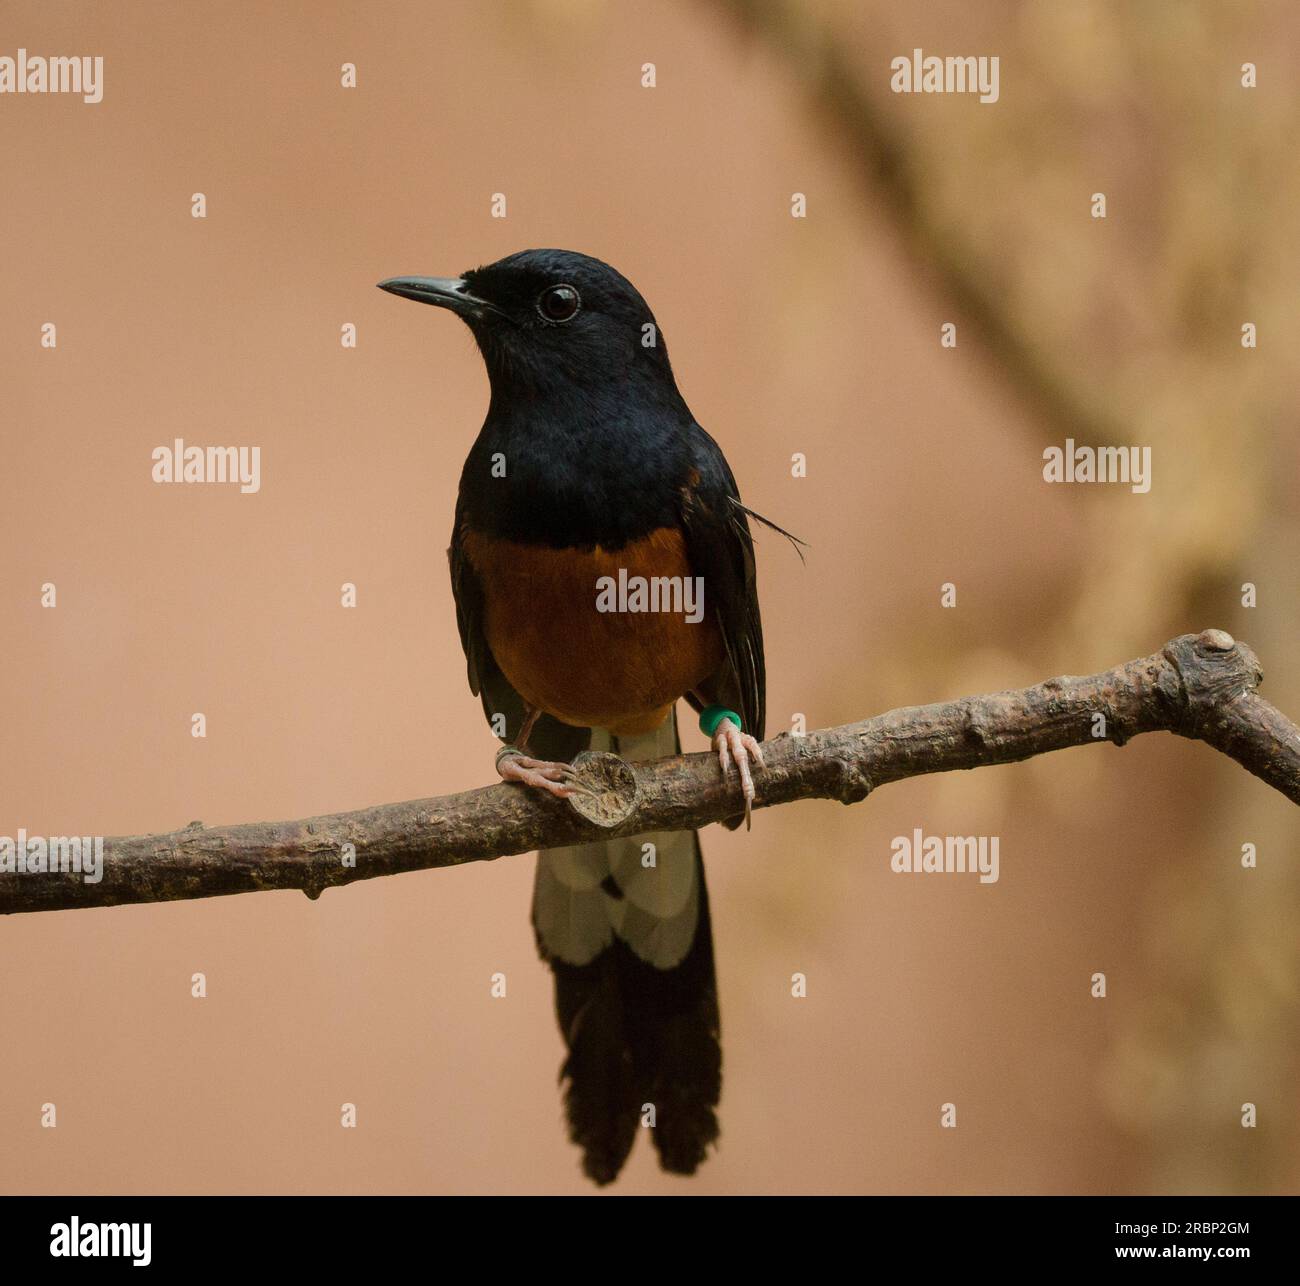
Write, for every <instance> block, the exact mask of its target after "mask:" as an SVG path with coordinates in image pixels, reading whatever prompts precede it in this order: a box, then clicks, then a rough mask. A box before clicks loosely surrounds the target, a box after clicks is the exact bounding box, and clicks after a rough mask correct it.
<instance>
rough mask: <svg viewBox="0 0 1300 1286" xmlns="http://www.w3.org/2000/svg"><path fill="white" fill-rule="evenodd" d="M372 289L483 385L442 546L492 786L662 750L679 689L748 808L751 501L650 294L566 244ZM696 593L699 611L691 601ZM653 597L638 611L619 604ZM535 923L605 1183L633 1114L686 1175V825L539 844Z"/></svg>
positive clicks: (701, 1005) (557, 782)
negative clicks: (440, 335) (443, 329)
mask: <svg viewBox="0 0 1300 1286" xmlns="http://www.w3.org/2000/svg"><path fill="white" fill-rule="evenodd" d="M379 285H380V289H382V290H386V291H389V292H391V293H392V294H395V295H400V296H402V297H404V298H406V299H414V300H418V301H420V302H422V303H427V304H434V305H437V306H438V307H440V308H447V309H450V310H451V311H452V312H454V313H456V314H457V315H458V316H459V317H460V318H461V319H462V320H463V321H464V322H465V323H466V324H467V325H468V326H469V328H470V330H471V331H472V332H473V335H474V338H475V340H476V341H477V343H478V347H479V349H480V351H481V352H482V355H483V360H484V362H485V363H486V365H487V371H488V376H489V378H490V381H491V389H492V392H491V401H490V404H489V406H488V412H487V418H486V420H485V421H484V424H483V427H482V429H481V430H480V432H479V435H478V439H477V441H476V442H475V443H474V445H473V447H472V448H471V450H470V453H469V457H468V459H467V460H466V461H465V467H464V470H463V472H462V474H461V480H460V494H459V498H458V500H457V504H456V517H455V523H454V526H453V528H452V535H451V548H450V550H449V551H448V553H449V557H450V560H451V580H452V591H453V594H454V596H455V601H456V614H457V619H458V623H459V626H460V637H461V643H462V644H463V646H464V649H465V655H466V658H467V661H468V666H469V686H470V689H471V690H472V691H473V692H474V693H475V694H477V695H479V696H480V697H481V698H482V702H483V709H484V711H485V712H486V714H487V716H488V720H489V722H490V723H492V724H493V728H494V731H495V732H496V733H497V735H498V736H500V737H501V738H502V740H503V741H504V742H505V743H506V744H505V745H504V746H503V747H502V749H501V750H500V751H499V752H498V754H497V759H496V767H497V771H498V772H499V774H500V775H501V777H503V778H504V779H505V780H506V781H512V782H521V783H523V784H524V785H525V786H527V787H530V788H534V789H538V790H542V791H547V792H549V793H550V794H552V795H556V796H559V797H561V798H563V797H566V796H568V795H570V794H572V793H573V792H574V791H575V790H580V789H581V786H580V785H579V784H578V783H577V781H576V780H575V774H574V772H573V770H572V768H571V767H570V762H571V760H572V759H573V757H574V756H575V755H576V754H578V753H579V752H580V751H582V750H584V749H587V748H591V749H597V750H608V751H612V752H613V753H615V754H618V755H620V756H622V757H623V758H625V759H654V758H660V757H662V756H665V755H672V754H676V753H678V752H679V751H680V748H681V746H680V742H679V740H678V736H677V723H676V703H677V701H678V699H679V698H681V697H685V698H686V700H687V701H688V702H689V703H690V704H691V706H692V707H694V709H695V710H696V711H698V712H700V713H701V727H702V728H703V729H704V731H705V732H706V734H707V735H709V736H710V737H711V739H712V744H713V747H714V749H715V751H716V753H717V756H718V759H719V762H720V766H721V771H722V772H723V773H724V774H725V775H728V776H730V775H731V774H732V773H734V774H735V777H736V779H737V780H738V784H739V787H740V794H741V803H742V805H743V808H744V817H745V820H746V821H748V818H749V811H750V804H751V801H752V800H753V798H754V773H755V772H757V771H759V770H761V767H762V762H763V761H762V752H761V750H760V748H759V742H760V741H761V740H762V737H763V721H764V663H763V634H762V626H761V624H760V621H759V611H758V597H757V592H756V588H755V574H754V551H753V544H752V541H751V536H750V530H749V525H748V522H747V516H748V517H754V518H756V519H757V518H758V515H757V514H754V513H752V511H750V510H748V509H747V508H746V507H745V506H744V505H743V504H741V502H740V497H739V493H738V492H737V490H736V483H735V480H734V479H733V477H732V475H731V470H730V469H729V468H728V466H727V462H726V460H725V459H724V458H723V454H722V451H721V450H720V449H719V447H718V445H717V443H716V442H714V440H713V439H712V438H711V437H710V436H709V435H708V434H707V433H706V432H705V431H704V429H702V428H701V427H700V426H699V425H698V424H697V423H696V422H695V418H694V416H692V415H691V412H690V410H689V408H688V407H687V405H686V402H685V401H684V400H683V398H682V395H681V394H680V393H679V392H678V390H677V383H676V380H675V379H674V378H673V371H672V367H671V366H670V365H669V362H668V350H667V349H666V347H665V346H664V342H663V337H662V335H661V334H660V332H659V328H658V325H657V323H656V322H655V319H654V316H653V314H652V313H651V311H650V309H649V307H648V306H647V305H646V302H645V300H644V299H642V298H641V296H640V294H639V293H638V292H637V291H636V289H635V288H634V287H633V286H632V284H631V283H630V282H629V281H628V280H627V279H626V278H624V277H623V276H622V275H620V274H619V273H618V272H616V271H615V270H614V269H613V268H611V267H610V266H609V265H608V264H605V263H602V262H601V261H600V260H598V259H593V258H590V257H589V256H587V255H582V254H576V253H574V252H571V251H566V250H525V251H521V252H520V253H518V254H513V255H510V256H508V257H507V258H505V259H502V260H500V261H499V262H497V263H494V264H490V265H488V266H487V267H482V268H476V269H474V270H472V271H470V272H466V273H465V274H464V276H462V277H459V278H431V277H395V278H392V279H391V280H388V281H383V282H380V283H379ZM759 521H763V522H766V520H765V519H759ZM769 525H772V524H769ZM777 530H780V529H779V528H777ZM783 534H787V533H783ZM659 578H666V579H662V580H661V579H659ZM611 586H623V587H624V588H626V587H629V586H631V587H633V590H634V591H635V589H636V587H637V586H641V587H643V589H644V592H642V593H641V595H640V597H639V598H638V597H637V596H636V594H635V592H631V593H615V594H611V593H610V589H611ZM692 587H694V588H697V589H698V588H701V587H702V591H703V603H702V610H699V607H698V605H697V609H696V610H695V611H694V612H692V611H690V610H687V604H688V601H689V590H690V589H691V588H692ZM655 589H657V590H658V598H657V599H655V598H653V597H651V594H652V592H653V591H654V590H655ZM679 591H680V592H679ZM647 603H650V604H652V605H655V604H657V608H658V610H636V608H637V606H638V605H639V606H640V607H641V608H643V609H644V607H645V606H646V604H647ZM665 605H666V607H665ZM620 608H622V609H626V610H619V609H620ZM739 820H740V817H739V814H738V816H737V818H736V819H734V820H733V822H732V823H731V825H733V826H734V825H735V824H736V823H737V822H738V821H739ZM533 926H534V929H535V932H536V935H537V943H538V948H539V950H540V952H541V954H542V957H543V958H544V959H545V960H546V961H547V962H548V963H549V964H550V967H551V969H552V971H553V972H554V975H555V1005H556V1011H557V1015H558V1018H559V1025H560V1031H561V1033H562V1035H563V1037H564V1041H565V1044H566V1046H567V1049H568V1056H567V1059H566V1061H565V1063H564V1066H563V1069H562V1071H561V1078H562V1079H563V1080H566V1081H567V1090H566V1093H565V1104H566V1108H567V1114H568V1121H569V1132H570V1135H571V1137H572V1139H573V1141H574V1143H576V1144H577V1145H578V1146H579V1147H580V1148H581V1149H582V1152H583V1167H584V1169H585V1171H586V1173H587V1174H588V1175H589V1176H590V1177H591V1178H592V1179H593V1180H595V1182H596V1183H598V1184H605V1183H609V1182H611V1181H612V1180H613V1179H614V1178H616V1177H617V1175H618V1173H619V1170H620V1169H621V1168H622V1166H623V1163H624V1161H626V1159H627V1156H628V1154H629V1152H630V1151H631V1148H632V1144H633V1142H634V1140H635V1137H636V1131H637V1129H638V1127H639V1125H640V1124H641V1123H642V1122H643V1120H645V1121H650V1120H653V1125H654V1128H653V1129H652V1130H651V1131H650V1134H651V1138H652V1139H653V1141H654V1146H655V1147H656V1149H657V1150H658V1153H659V1160H660V1164H661V1165H662V1167H663V1168H664V1169H665V1170H668V1171H672V1172H674V1173H678V1174H691V1173H693V1172H694V1171H695V1169H696V1167H697V1166H698V1165H699V1164H700V1163H701V1161H703V1160H704V1157H705V1152H706V1150H707V1149H708V1147H709V1145H710V1144H712V1143H714V1141H715V1140H716V1139H717V1137H718V1121H717V1115H716V1111H715V1109H716V1108H717V1105H718V1098H719V1094H720V1091H721V1083H722V1082H721V1072H722V1054H721V1048H720V1045H719V1022H718V1000H717V989H716V984H715V980H714V969H713V943H712V934H711V931H710V926H709V902H708V895H707V893H706V891H705V887H704V868H703V865H702V863H701V860H700V846H699V841H698V838H697V837H696V835H695V833H694V832H690V831H684V832H676V833H671V834H650V835H642V836H638V837H636V838H635V839H617V840H611V841H605V842H597V843H590V844H580V845H576V846H573V847H568V848H558V849H548V850H544V851H543V852H542V853H541V854H540V855H539V858H538V863H537V877H536V884H535V887H534V895H533ZM651 1106H652V1107H653V1115H651V1113H650V1112H649V1110H648V1108H649V1107H651Z"/></svg>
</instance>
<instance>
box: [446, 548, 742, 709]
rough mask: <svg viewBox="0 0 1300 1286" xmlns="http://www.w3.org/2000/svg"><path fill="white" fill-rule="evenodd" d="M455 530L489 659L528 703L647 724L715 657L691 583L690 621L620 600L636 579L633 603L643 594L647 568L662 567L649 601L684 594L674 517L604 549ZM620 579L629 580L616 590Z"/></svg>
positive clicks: (685, 566)
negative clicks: (473, 585) (693, 613)
mask: <svg viewBox="0 0 1300 1286" xmlns="http://www.w3.org/2000/svg"><path fill="white" fill-rule="evenodd" d="M463 539H464V545H465V553H466V556H467V557H468V558H469V561H470V563H471V564H472V565H473V567H474V570H475V571H476V572H477V573H478V577H479V580H480V583H481V584H482V586H483V593H484V598H485V600H486V601H485V614H486V620H485V629H486V633H487V641H488V645H489V646H490V647H491V649H492V654H493V656H495V657H496V660H497V664H498V665H499V666H500V667H501V671H502V673H503V674H504V675H505V676H506V678H507V679H509V681H510V684H511V686H512V687H513V688H514V689H515V691H516V692H518V693H519V695H520V696H521V697H523V698H524V700H525V701H526V702H527V703H528V704H529V705H530V706H532V707H534V708H536V709H541V710H544V711H545V712H546V713H547V714H550V715H553V716H554V717H555V718H557V719H559V720H560V721H561V722H563V723H568V724H574V725H576V726H578V727H593V728H607V729H609V730H610V731H611V732H616V733H618V732H622V733H633V732H648V731H650V730H651V729H652V728H655V727H658V725H659V724H660V723H662V722H663V719H664V717H665V716H666V715H667V713H668V710H669V708H670V707H671V706H672V704H673V702H675V701H676V700H677V699H678V698H679V697H680V696H682V695H683V694H685V693H687V692H689V691H691V690H692V689H693V688H695V687H696V686H697V685H698V684H700V683H701V682H702V681H703V680H704V679H706V678H708V677H709V675H711V674H713V673H714V671H715V670H717V669H718V667H719V666H720V665H721V664H722V661H723V657H724V655H725V649H724V647H723V643H722V637H721V634H720V633H719V631H718V627H717V624H716V623H715V621H714V619H713V614H712V611H711V608H710V605H709V603H708V600H707V598H703V596H702V590H701V589H700V588H699V586H698V583H695V582H692V592H694V593H695V594H696V595H697V596H698V597H700V599H701V602H700V604H699V605H700V606H702V608H703V615H702V616H701V618H700V620H699V621H698V622H691V621H689V620H688V619H686V613H685V612H684V611H682V610H677V611H674V610H668V611H646V610H624V609H625V608H626V607H628V606H633V607H635V606H636V605H637V604H636V598H635V595H636V592H637V590H638V589H639V588H640V586H641V585H644V586H645V589H646V594H645V599H646V602H644V603H643V604H642V605H643V606H644V605H652V604H650V603H649V601H648V600H649V598H650V594H651V590H652V587H651V580H652V578H669V579H668V580H667V581H665V580H662V579H660V580H658V582H657V583H656V584H655V585H654V586H653V589H654V591H655V592H657V593H658V595H659V605H660V606H663V605H665V604H667V605H668V606H669V607H670V608H672V607H674V606H675V607H678V608H682V607H684V606H687V605H688V604H689V602H690V600H689V599H684V598H682V596H681V588H680V587H684V586H685V585H686V580H687V578H690V577H692V575H693V573H692V570H691V566H690V562H689V560H688V559H687V556H686V547H685V543H684V542H683V540H682V535H681V532H679V531H677V530H676V529H674V528H671V527H663V528H660V529H659V530H657V531H654V532H651V534H650V535H649V536H647V537H645V538H644V539H643V540H639V541H635V542H633V543H632V544H629V545H626V546H624V548H622V549H620V550H617V551H615V552H610V551H608V550H604V549H601V548H600V547H599V546H597V547H596V548H595V549H592V550H574V549H546V548H542V547H538V546H533V545H519V544H516V543H514V542H513V541H507V540H498V539H495V538H491V537H485V536H480V535H476V534H475V533H473V532H471V531H465V532H464V533H463ZM674 580H676V582H677V588H676V591H675V587H674V585H673V581H674ZM620 584H622V585H623V586H624V587H625V589H626V590H627V591H630V592H627V593H625V594H624V595H623V597H622V599H621V600H620V597H619V595H618V592H617V589H618V586H619V585H620ZM674 592H676V595H677V596H676V598H674ZM602 605H603V606H604V607H606V608H608V607H611V606H612V607H613V610H601V607H602Z"/></svg>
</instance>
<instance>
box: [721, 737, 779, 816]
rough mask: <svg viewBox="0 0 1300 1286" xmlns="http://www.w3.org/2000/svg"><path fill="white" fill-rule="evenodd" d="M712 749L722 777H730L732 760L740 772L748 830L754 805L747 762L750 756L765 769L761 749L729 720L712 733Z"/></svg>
mask: <svg viewBox="0 0 1300 1286" xmlns="http://www.w3.org/2000/svg"><path fill="white" fill-rule="evenodd" d="M713 749H714V752H715V753H716V754H717V756H718V763H719V764H720V765H721V766H722V775H723V776H724V777H730V776H731V763H732V760H733V759H734V760H735V762H736V767H737V769H739V771H740V790H741V794H743V795H744V797H745V829H746V830H748V829H749V827H750V821H751V816H752V812H753V805H754V778H753V775H752V774H751V773H750V770H749V760H750V756H751V755H752V756H753V758H754V762H755V763H756V764H758V766H759V767H760V768H765V767H766V766H767V765H766V764H764V762H763V748H762V746H760V745H759V744H758V742H757V741H755V740H754V738H753V737H751V736H750V735H749V733H747V732H741V730H740V729H739V728H738V727H736V725H735V724H734V723H733V722H732V721H731V720H730V719H722V720H720V721H719V722H718V726H717V728H715V729H714V732H713Z"/></svg>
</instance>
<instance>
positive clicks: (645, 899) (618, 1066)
mask: <svg viewBox="0 0 1300 1286" xmlns="http://www.w3.org/2000/svg"><path fill="white" fill-rule="evenodd" d="M600 736H601V734H599V733H597V734H594V738H593V748H595V749H603V748H604V746H602V745H598V744H597V743H596V739H598V738H599V737H600ZM670 739H671V740H670ZM677 746H678V742H677V735H676V727H675V724H673V723H672V721H671V720H670V721H669V724H666V725H665V729H664V730H663V732H661V733H660V734H659V735H658V736H657V737H651V738H636V739H630V738H626V737H624V738H618V739H612V744H611V745H610V748H611V749H613V750H614V751H615V753H618V754H622V755H624V756H625V757H629V758H647V757H652V756H654V755H659V754H672V753H674V752H675V751H676V749H677ZM533 916H534V925H535V927H536V928H537V937H538V946H539V949H540V950H541V953H542V956H543V958H544V959H546V960H547V961H548V962H549V964H550V966H551V969H552V971H553V972H554V974H555V1008H556V1014H557V1017H558V1018H559V1024H560V1032H561V1034H562V1035H563V1037H564V1041H565V1045H566V1046H567V1047H568V1057H567V1058H566V1059H565V1062H564V1065H563V1067H562V1069H561V1072H560V1076H561V1079H562V1080H564V1081H566V1082H567V1087H566V1090H565V1107H566V1110H567V1114H568V1119H569V1134H570V1137H571V1138H572V1139H573V1141H574V1143H576V1144H577V1145H578V1147H580V1148H581V1149H582V1152H583V1169H584V1170H585V1171H586V1173H587V1175H588V1176H589V1177H590V1178H592V1179H594V1180H595V1181H596V1182H597V1183H599V1184H606V1183H610V1182H612V1181H613V1180H614V1179H615V1178H616V1177H617V1176H618V1173H619V1171H620V1170H621V1169H622V1167H623V1164H624V1162H625V1161H626V1160H627V1157H628V1154H629V1153H630V1152H631V1150H632V1145H633V1143H634V1142H635V1141H636V1133H637V1130H638V1129H639V1128H647V1129H648V1132H649V1134H650V1137H651V1140H652V1141H653V1143H654V1146H655V1148H656V1150H657V1151H658V1153H659V1163H660V1165H661V1166H662V1167H663V1168H664V1169H665V1170H668V1171H671V1172H672V1173H675V1174H693V1173H694V1172H695V1170H696V1168H697V1167H698V1166H699V1164H700V1163H701V1162H702V1161H703V1160H704V1158H705V1154H706V1152H707V1150H708V1148H709V1145H710V1144H712V1143H713V1142H714V1141H715V1140H716V1139H717V1137H718V1118H717V1114H716V1110H715V1109H716V1108H717V1105H718V1099H719V1096H720V1094H721V1089H722V1049H721V1045H720V1042H719V1036H720V1027H719V1020H718V994H717V983H716V980H715V977H714V969H713V935H712V930H711V927H710V922H709V899H708V891H707V889H706V888H705V884H704V864H703V861H702V860H701V856H700V845H699V839H698V837H697V836H696V835H695V834H694V833H693V832H678V833H674V834H671V835H670V834H655V835H643V836H638V837H636V839H634V840H615V841H610V842H607V843H600V844H587V845H581V846H578V847H576V848H570V849H553V850H548V851H547V852H544V853H543V854H541V857H540V859H539V862H538V879H537V890H536V895H535V898H534V908H533ZM656 961H658V962H659V963H655V962H656Z"/></svg>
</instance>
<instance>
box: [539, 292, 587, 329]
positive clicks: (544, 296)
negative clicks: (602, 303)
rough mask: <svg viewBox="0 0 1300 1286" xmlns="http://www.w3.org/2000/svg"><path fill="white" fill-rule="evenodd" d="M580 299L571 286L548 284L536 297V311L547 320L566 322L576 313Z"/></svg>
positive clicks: (580, 305)
mask: <svg viewBox="0 0 1300 1286" xmlns="http://www.w3.org/2000/svg"><path fill="white" fill-rule="evenodd" d="M581 307H582V300H581V299H580V298H579V296H578V292H577V291H576V290H574V288H573V287H572V286H548V287H547V288H546V289H545V290H543V291H542V293H541V294H540V295H539V296H538V297H537V311H538V312H539V313H541V315H542V316H543V317H544V318H545V319H546V320H547V321H549V322H566V321H569V320H571V319H572V318H574V317H576V316H577V315H578V309H579V308H581Z"/></svg>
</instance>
